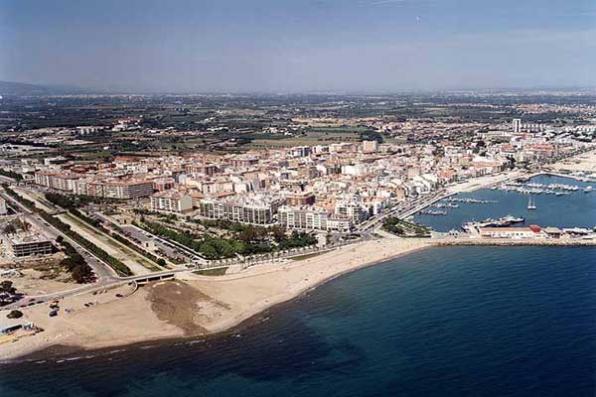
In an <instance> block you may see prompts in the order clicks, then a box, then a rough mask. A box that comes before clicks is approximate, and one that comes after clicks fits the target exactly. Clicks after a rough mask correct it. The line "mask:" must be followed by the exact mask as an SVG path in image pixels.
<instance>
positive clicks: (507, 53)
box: [0, 0, 596, 93]
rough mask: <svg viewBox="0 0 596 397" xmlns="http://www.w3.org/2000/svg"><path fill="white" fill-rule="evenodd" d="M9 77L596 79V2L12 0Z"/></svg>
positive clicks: (6, 1)
mask: <svg viewBox="0 0 596 397" xmlns="http://www.w3.org/2000/svg"><path fill="white" fill-rule="evenodd" d="M0 80H3V81H17V82H29V83H39V84H61V85H76V86H81V87H92V88H101V89H106V90H131V91H138V92H231V93H233V92H279V93H288V92H393V91H395V92H397V91H403V90H454V89H475V88H543V87H595V86H596V0H209V1H207V0H168V1H165V0H163V1H156V0H142V1H141V0H101V1H95V0H88V1H85V0H51V1H48V0H37V1H32V0H0Z"/></svg>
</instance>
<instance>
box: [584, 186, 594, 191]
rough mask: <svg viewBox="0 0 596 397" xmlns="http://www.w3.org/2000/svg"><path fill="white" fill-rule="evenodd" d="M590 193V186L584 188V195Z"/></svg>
mask: <svg viewBox="0 0 596 397" xmlns="http://www.w3.org/2000/svg"><path fill="white" fill-rule="evenodd" d="M591 191H592V185H590V186H586V187H585V188H584V193H590V192H591Z"/></svg>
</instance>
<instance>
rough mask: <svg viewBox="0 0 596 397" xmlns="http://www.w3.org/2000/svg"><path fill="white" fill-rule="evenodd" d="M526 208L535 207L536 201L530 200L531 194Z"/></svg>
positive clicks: (531, 208)
mask: <svg viewBox="0 0 596 397" xmlns="http://www.w3.org/2000/svg"><path fill="white" fill-rule="evenodd" d="M528 209H529V210H535V209H536V203H535V202H534V200H532V196H530V199H529V200H528Z"/></svg>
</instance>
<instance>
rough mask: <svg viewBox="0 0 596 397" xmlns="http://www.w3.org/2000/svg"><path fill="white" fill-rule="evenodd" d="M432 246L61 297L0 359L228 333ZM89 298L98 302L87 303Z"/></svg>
mask: <svg viewBox="0 0 596 397" xmlns="http://www.w3.org/2000/svg"><path fill="white" fill-rule="evenodd" d="M430 245H432V244H431V242H430V241H429V240H428V239H402V238H397V237H394V238H392V237H388V238H382V239H378V240H370V241H364V242H359V243H355V244H351V245H347V246H344V247H342V248H340V249H336V250H333V251H330V252H327V253H324V254H321V255H318V256H314V257H310V258H306V259H303V260H299V261H288V262H285V263H276V264H262V265H257V266H253V267H251V268H248V269H246V270H243V271H240V272H237V273H234V274H230V275H224V276H198V275H194V274H192V273H181V274H180V277H179V279H177V280H175V281H163V282H158V283H154V284H150V285H148V286H145V287H142V288H140V289H138V290H137V291H135V292H133V291H131V287H129V286H123V287H119V288H117V289H111V290H108V291H106V292H104V293H101V294H97V295H92V294H84V295H78V296H73V297H68V298H65V299H64V300H63V301H61V302H60V307H61V311H60V314H59V315H58V316H57V317H49V316H48V313H49V308H48V306H47V305H39V306H34V307H30V308H26V309H23V313H24V314H25V321H31V322H33V323H35V324H36V325H38V326H40V327H42V328H43V329H44V332H41V333H38V334H37V335H34V336H28V337H24V338H22V339H20V340H17V341H16V342H12V343H6V344H3V345H0V360H10V359H15V358H18V357H22V356H24V355H27V354H31V353H33V352H36V351H39V350H45V349H48V348H50V347H51V346H56V345H59V346H62V347H67V348H72V349H76V350H91V349H99V348H106V347H117V346H123V345H129V344H133V343H140V342H147V341H155V340H160V339H171V338H183V337H197V336H204V335H211V334H215V333H219V332H223V331H226V330H229V329H231V328H232V327H234V326H237V325H238V324H240V323H242V322H244V321H245V320H247V319H249V318H251V317H253V316H254V315H256V314H258V313H260V312H263V311H264V310H266V309H268V308H271V307H272V306H274V305H277V304H279V303H282V302H286V301H288V300H291V299H293V298H295V297H297V296H299V295H301V294H302V293H304V292H306V291H308V290H310V289H312V288H314V287H316V286H318V285H320V284H322V283H324V282H325V281H328V280H330V279H332V278H335V277H337V276H339V275H341V274H344V273H347V272H350V271H353V270H356V269H358V268H362V267H365V266H370V265H372V264H375V263H379V262H383V261H386V260H388V259H391V258H394V257H397V256H399V255H403V254H406V253H409V252H413V251H415V250H418V249H422V248H425V247H428V246H430ZM116 294H121V295H124V296H125V297H123V298H118V297H116ZM85 303H87V304H89V303H93V305H91V306H90V307H85ZM66 309H68V312H67V310H66Z"/></svg>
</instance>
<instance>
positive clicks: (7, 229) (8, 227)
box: [3, 223, 17, 234]
mask: <svg viewBox="0 0 596 397" xmlns="http://www.w3.org/2000/svg"><path fill="white" fill-rule="evenodd" d="M3 232H4V234H15V233H16V232H17V228H16V227H14V225H13V224H12V223H9V224H8V225H6V226H4V230H3Z"/></svg>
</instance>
